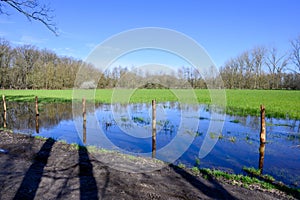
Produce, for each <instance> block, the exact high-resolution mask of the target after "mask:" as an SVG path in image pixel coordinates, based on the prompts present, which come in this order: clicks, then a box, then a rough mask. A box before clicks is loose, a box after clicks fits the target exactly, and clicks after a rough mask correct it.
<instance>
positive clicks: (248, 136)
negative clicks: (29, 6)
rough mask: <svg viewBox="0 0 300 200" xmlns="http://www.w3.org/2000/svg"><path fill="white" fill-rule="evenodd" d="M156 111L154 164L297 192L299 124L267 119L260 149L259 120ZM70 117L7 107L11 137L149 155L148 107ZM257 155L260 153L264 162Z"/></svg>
mask: <svg viewBox="0 0 300 200" xmlns="http://www.w3.org/2000/svg"><path fill="white" fill-rule="evenodd" d="M156 107H157V108H156V114H157V116H156V124H157V127H156V149H155V157H156V158H158V159H161V160H164V161H167V162H175V164H179V163H182V164H184V165H186V166H187V167H193V166H199V167H201V168H204V167H206V168H215V169H222V170H225V171H228V172H234V173H243V170H242V168H243V167H254V168H259V167H260V168H262V169H263V173H264V174H269V175H271V176H273V177H275V178H276V179H278V180H281V181H283V182H284V183H286V184H289V185H291V186H294V187H298V188H299V187H300V170H299V169H300V121H299V120H288V119H274V118H269V119H266V123H267V143H266V144H265V146H263V147H262V146H260V143H259V132H260V119H259V117H253V116H247V117H241V116H229V115H224V117H225V118H224V119H222V117H221V118H218V119H214V118H213V113H212V111H211V109H210V108H209V107H208V106H206V105H180V104H179V103H159V104H157V105H156ZM80 109H81V108H80ZM81 110H82V109H81ZM72 111H74V110H72V104H71V103H49V104H40V107H39V117H38V119H36V116H35V106H34V104H33V103H32V104H28V103H12V102H9V103H7V126H8V128H10V129H13V130H14V131H15V132H21V133H24V134H31V135H40V136H44V137H52V138H55V139H57V140H65V141H66V142H68V143H78V144H85V145H95V146H98V147H104V148H108V149H113V150H117V151H121V152H125V153H129V154H134V155H140V156H151V155H152V153H153V152H152V150H153V146H152V108H151V103H149V104H130V105H119V104H115V105H105V104H100V105H95V108H94V107H91V108H87V120H86V122H85V123H84V122H83V119H82V115H80V114H78V113H72ZM0 112H1V113H3V111H2V110H0ZM73 114H74V116H75V117H74V118H73ZM37 121H38V126H37V124H36V122H37ZM0 123H1V124H2V123H3V122H2V117H1V119H0ZM1 126H2V125H1ZM216 127H218V128H216ZM218 130H220V131H218ZM207 144H209V145H210V146H212V148H211V151H207V152H206V153H208V154H207V155H205V154H206V153H205V154H201V153H200V154H199V152H201V151H202V150H201V147H202V146H207ZM214 144H215V145H214ZM260 150H264V152H263V154H264V156H263V157H262V152H260ZM202 153H203V152H202ZM199 155H205V156H204V157H203V156H200V157H199Z"/></svg>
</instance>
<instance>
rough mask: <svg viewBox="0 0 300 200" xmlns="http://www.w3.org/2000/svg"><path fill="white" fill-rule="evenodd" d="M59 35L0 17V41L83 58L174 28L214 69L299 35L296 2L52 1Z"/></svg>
mask: <svg viewBox="0 0 300 200" xmlns="http://www.w3.org/2000/svg"><path fill="white" fill-rule="evenodd" d="M44 2H49V3H50V6H51V7H52V8H53V9H54V10H55V11H54V14H55V15H56V17H55V22H56V23H57V27H58V28H59V32H60V36H58V37H57V36H55V35H53V33H51V32H50V31H49V30H47V29H46V27H44V26H43V25H42V24H40V23H38V22H29V21H28V20H27V19H26V18H25V17H24V16H22V15H21V14H19V13H17V12H15V11H14V10H12V9H8V10H7V11H8V12H9V13H10V14H11V15H9V16H6V15H1V16H0V37H3V38H6V39H7V40H9V41H10V42H11V43H12V44H13V45H20V44H21V45H22V44H33V45H35V46H37V47H38V48H47V49H50V50H53V51H55V52H56V53H57V54H59V55H67V56H72V57H75V58H80V59H85V58H86V57H87V56H88V55H89V53H90V52H91V51H92V50H93V48H94V47H95V46H96V45H97V44H99V43H101V42H102V41H103V40H105V39H107V38H109V37H111V36H112V35H115V34H118V33H120V32H123V31H126V30H129V29H133V28H142V27H162V28H168V29H173V30H176V31H179V32H182V33H183V34H186V35H187V36H189V37H191V38H193V39H194V40H195V41H197V42H198V43H199V44H200V45H202V46H203V47H204V48H205V49H206V51H207V52H208V54H209V55H210V56H211V58H212V59H213V61H214V62H215V63H216V65H217V66H220V65H223V64H224V62H225V61H226V60H228V59H229V58H231V57H235V56H237V55H238V54H240V53H242V52H243V51H244V50H247V49H251V48H253V47H255V46H260V45H265V46H267V47H268V46H275V47H277V48H278V49H280V50H281V51H283V52H284V51H287V50H288V48H289V41H290V40H291V39H293V38H295V37H297V36H298V35H300V20H299V19H300V1H299V0H245V1H242V0H224V1H221V0H219V1H217V0H199V1H196V0H194V1H189V0H187V1H175V0H173V1H171V0H170V1H169V0H165V1H161V0H152V1H138V0H126V1H121V0H119V1H115V0H110V1H104V0H89V1H74V0H72V1H71V0H52V1H44Z"/></svg>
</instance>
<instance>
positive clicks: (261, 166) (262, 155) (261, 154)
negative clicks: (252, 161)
mask: <svg viewBox="0 0 300 200" xmlns="http://www.w3.org/2000/svg"><path fill="white" fill-rule="evenodd" d="M265 147H266V144H265V143H260V146H259V162H258V169H259V170H260V173H261V174H262V173H263V169H264V159H265Z"/></svg>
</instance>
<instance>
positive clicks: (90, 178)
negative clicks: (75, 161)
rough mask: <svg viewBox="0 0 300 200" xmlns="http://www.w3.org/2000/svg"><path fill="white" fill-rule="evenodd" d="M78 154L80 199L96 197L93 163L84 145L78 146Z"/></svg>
mask: <svg viewBox="0 0 300 200" xmlns="http://www.w3.org/2000/svg"><path fill="white" fill-rule="evenodd" d="M78 155H79V179H80V199H81V200H84V199H88V200H93V199H98V186H97V182H96V180H95V177H94V174H93V165H92V163H91V160H90V158H89V155H88V151H87V149H86V147H84V146H80V147H79V150H78Z"/></svg>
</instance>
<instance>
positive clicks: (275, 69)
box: [266, 47, 289, 89]
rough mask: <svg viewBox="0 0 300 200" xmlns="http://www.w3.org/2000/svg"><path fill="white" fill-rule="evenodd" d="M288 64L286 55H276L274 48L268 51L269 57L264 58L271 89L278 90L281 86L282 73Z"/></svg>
mask: <svg viewBox="0 0 300 200" xmlns="http://www.w3.org/2000/svg"><path fill="white" fill-rule="evenodd" d="M288 62H289V57H288V56H287V54H282V55H278V51H277V49H276V48H274V47H273V48H271V49H270V50H269V55H268V56H267V58H266V65H267V67H268V68H269V71H270V75H271V83H270V86H271V89H274V88H276V89H278V88H279V85H280V84H281V77H282V72H283V71H284V70H285V68H286V67H287V65H288Z"/></svg>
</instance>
